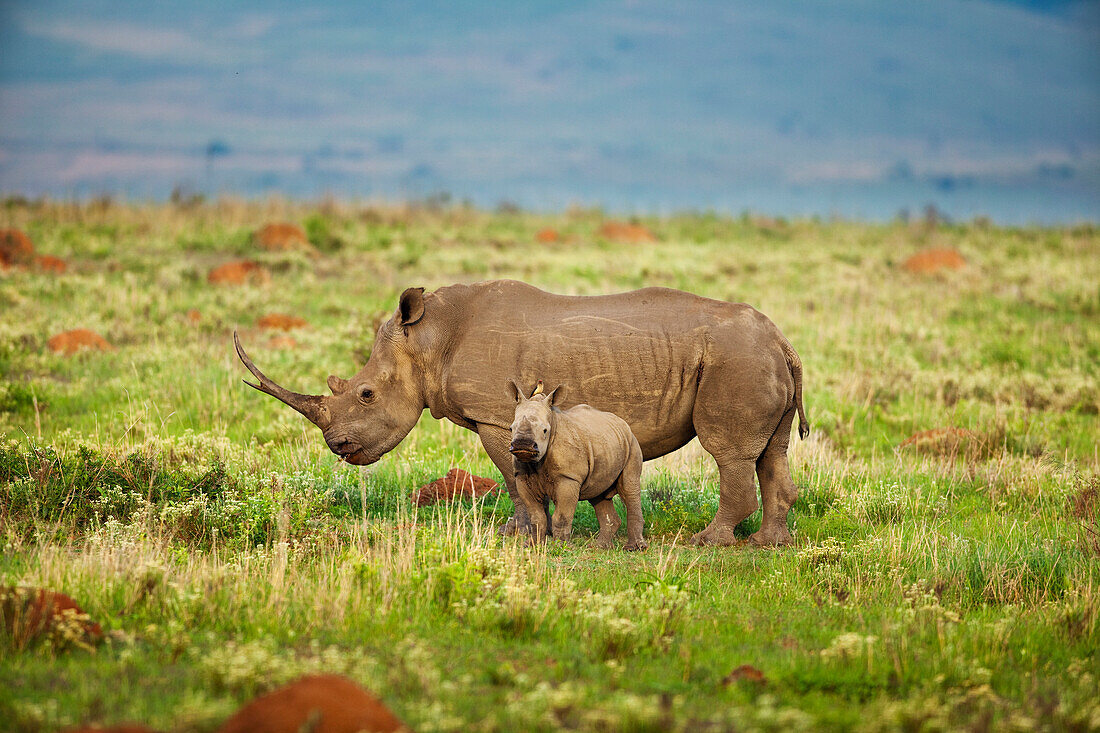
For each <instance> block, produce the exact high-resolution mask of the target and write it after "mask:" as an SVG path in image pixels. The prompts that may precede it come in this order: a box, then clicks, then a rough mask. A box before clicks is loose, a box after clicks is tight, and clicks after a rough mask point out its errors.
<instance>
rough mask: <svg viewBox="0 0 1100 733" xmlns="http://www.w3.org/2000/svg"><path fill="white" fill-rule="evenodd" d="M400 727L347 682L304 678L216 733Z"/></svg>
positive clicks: (337, 732) (330, 732)
mask: <svg viewBox="0 0 1100 733" xmlns="http://www.w3.org/2000/svg"><path fill="white" fill-rule="evenodd" d="M402 727H403V724H402V722H401V721H400V720H398V719H397V717H396V716H395V715H394V714H393V713H392V712H390V710H389V708H387V707H386V706H385V705H384V704H383V703H382V701H381V700H379V699H378V698H376V697H375V696H374V695H371V694H370V693H369V692H367V691H366V690H364V689H363V688H362V687H360V686H359V685H357V684H355V683H354V682H352V681H351V680H349V679H347V678H346V677H340V676H338V675H317V676H312V677H303V678H301V679H300V680H297V681H296V682H292V683H290V684H289V685H287V686H285V687H281V688H279V689H278V690H275V691H274V692H272V693H270V694H267V695H263V696H262V697H257V698H256V699H255V700H253V701H252V702H250V703H248V704H247V705H245V706H244V707H243V708H241V709H240V710H238V711H237V713H236V714H235V715H234V716H233V717H232V718H230V719H229V720H228V721H226V723H225V725H223V726H222V727H221V729H220V733H261V732H262V733H298V731H302V730H308V731H312V733H357V732H358V731H397V730H401V728H402Z"/></svg>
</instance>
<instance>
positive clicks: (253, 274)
mask: <svg viewBox="0 0 1100 733" xmlns="http://www.w3.org/2000/svg"><path fill="white" fill-rule="evenodd" d="M206 281H207V282H208V283H210V284H211V285H245V284H248V283H251V284H253V285H262V284H264V283H267V282H270V281H271V273H270V272H268V271H267V268H266V267H264V266H263V265H261V264H260V263H258V262H252V261H251V260H240V261H238V262H227V263H226V264H224V265H220V266H218V267H215V268H214V269H213V270H211V271H210V274H209V275H207V276H206Z"/></svg>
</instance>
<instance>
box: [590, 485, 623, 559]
mask: <svg viewBox="0 0 1100 733" xmlns="http://www.w3.org/2000/svg"><path fill="white" fill-rule="evenodd" d="M592 508H593V509H595V510H596V519H598V520H599V522H600V534H599V536H598V537H596V547H599V548H600V549H602V550H610V549H611V548H612V547H613V546H614V544H615V535H616V534H618V532H619V527H621V526H623V520H621V519H619V513H618V512H617V511H615V504H614V503H613V502H612V501H611V496H610V495H609V496H606V497H605V498H603V499H600V500H599V501H594V502H592Z"/></svg>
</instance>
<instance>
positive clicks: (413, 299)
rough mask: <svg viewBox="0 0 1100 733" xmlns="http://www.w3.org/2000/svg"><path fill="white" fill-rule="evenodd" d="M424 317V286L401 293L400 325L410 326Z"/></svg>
mask: <svg viewBox="0 0 1100 733" xmlns="http://www.w3.org/2000/svg"><path fill="white" fill-rule="evenodd" d="M423 317H424V288H409V289H408V290H406V291H405V292H403V293H401V325H402V326H411V325H412V324H414V323H416V322H417V321H419V320H420V319H421V318H423Z"/></svg>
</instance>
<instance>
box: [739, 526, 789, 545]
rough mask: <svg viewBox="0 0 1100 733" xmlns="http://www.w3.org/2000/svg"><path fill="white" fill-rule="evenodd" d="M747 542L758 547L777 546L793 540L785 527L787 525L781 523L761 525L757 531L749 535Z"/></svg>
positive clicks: (787, 543)
mask: <svg viewBox="0 0 1100 733" xmlns="http://www.w3.org/2000/svg"><path fill="white" fill-rule="evenodd" d="M749 542H751V543H752V544H754V545H757V546H759V547H779V546H782V545H789V544H791V543H792V542H794V538H793V537H791V532H790V530H788V529H787V525H785V524H783V525H778V526H775V525H773V526H770V527H761V528H760V530H759V531H757V532H754V533H753V534H752V536H750V537H749Z"/></svg>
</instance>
